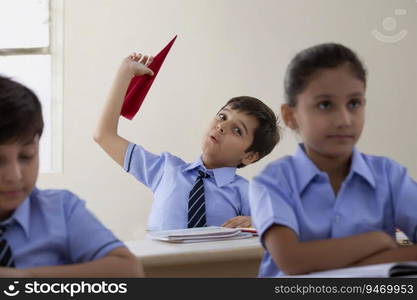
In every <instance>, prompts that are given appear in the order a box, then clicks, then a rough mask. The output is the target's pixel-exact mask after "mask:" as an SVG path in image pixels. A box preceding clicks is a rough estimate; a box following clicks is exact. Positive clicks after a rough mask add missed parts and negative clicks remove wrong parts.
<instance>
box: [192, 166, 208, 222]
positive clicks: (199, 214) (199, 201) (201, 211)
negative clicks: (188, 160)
mask: <svg viewBox="0 0 417 300" xmlns="http://www.w3.org/2000/svg"><path fill="white" fill-rule="evenodd" d="M198 173H199V174H200V175H199V176H198V177H197V179H196V181H195V183H194V186H193V188H192V190H191V192H190V196H189V201H188V228H194V227H204V226H207V224H206V200H205V198H204V182H203V178H209V177H210V175H208V174H207V173H204V172H202V171H198Z"/></svg>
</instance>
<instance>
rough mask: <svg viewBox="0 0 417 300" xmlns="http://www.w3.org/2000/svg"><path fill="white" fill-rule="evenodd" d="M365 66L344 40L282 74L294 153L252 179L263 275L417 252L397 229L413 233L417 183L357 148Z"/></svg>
mask: <svg viewBox="0 0 417 300" xmlns="http://www.w3.org/2000/svg"><path fill="white" fill-rule="evenodd" d="M365 88H366V72H365V68H364V66H363V65H362V63H361V61H360V60H359V59H358V57H357V56H356V54H355V53H354V52H353V51H352V50H350V49H348V48H346V47H345V46H343V45H340V44H321V45H317V46H314V47H311V48H308V49H305V50H303V51H301V52H300V53H299V54H297V55H296V56H295V57H294V58H293V60H292V61H291V63H290V65H289V67H288V69H287V73H286V78H285V93H286V103H285V104H283V105H282V107H281V113H282V118H283V120H284V122H285V124H286V125H287V126H288V127H289V128H291V129H292V130H294V131H295V132H296V133H297V134H298V135H299V136H300V138H301V140H302V143H300V144H299V145H298V148H297V150H296V153H295V154H294V155H292V156H286V157H283V158H281V159H278V160H276V161H275V162H272V163H271V164H269V165H268V166H267V167H266V168H265V169H264V170H263V171H262V172H261V173H260V174H259V175H258V176H256V177H255V178H254V179H253V180H252V182H251V183H250V188H249V197H250V205H251V210H252V213H253V221H254V223H255V226H256V227H257V230H258V232H259V235H260V238H261V241H262V244H263V246H264V247H265V250H266V251H265V255H264V257H263V260H262V263H261V266H260V272H259V276H260V277H276V276H282V275H293V274H303V273H309V272H314V271H319V270H326V269H334V268H341V267H347V266H353V265H364V264H374V263H384V262H391V261H405V260H417V246H411V247H399V246H398V244H397V243H396V241H395V229H396V228H399V229H401V230H402V231H403V232H404V233H405V234H406V235H407V236H408V237H409V238H410V240H412V241H413V242H416V239H417V232H416V230H417V183H416V182H415V181H414V180H413V179H412V178H410V177H409V175H408V174H407V171H406V169H405V168H404V167H403V166H401V165H399V164H398V163H396V162H395V161H393V160H391V159H389V158H385V157H380V156H373V155H366V154H363V153H361V152H359V150H358V149H356V148H355V145H356V143H357V141H358V139H359V137H360V135H361V133H362V129H363V125H364V121H365V106H366V99H365Z"/></svg>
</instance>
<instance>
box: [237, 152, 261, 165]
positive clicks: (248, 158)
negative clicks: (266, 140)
mask: <svg viewBox="0 0 417 300" xmlns="http://www.w3.org/2000/svg"><path fill="white" fill-rule="evenodd" d="M258 159H259V153H258V152H254V151H250V152H246V153H245V156H244V157H243V159H242V161H241V163H242V164H244V165H245V166H247V165H250V164H251V163H253V162H255V161H257V160H258Z"/></svg>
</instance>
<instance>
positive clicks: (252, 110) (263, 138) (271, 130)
mask: <svg viewBox="0 0 417 300" xmlns="http://www.w3.org/2000/svg"><path fill="white" fill-rule="evenodd" d="M226 106H229V107H230V108H231V109H235V110H238V111H240V112H244V113H246V114H247V115H249V116H254V117H255V118H256V120H257V121H258V123H259V125H258V127H257V128H256V130H255V133H254V137H253V142H252V145H250V146H249V148H248V149H246V150H245V152H250V151H253V152H258V154H259V157H258V159H257V160H256V161H258V160H260V159H261V158H262V157H264V156H266V155H268V154H269V153H271V151H272V150H273V149H274V147H275V145H276V144H277V143H278V142H279V140H280V135H279V128H278V119H277V117H276V115H275V114H274V112H273V111H272V109H270V108H269V107H268V106H267V105H266V104H265V103H263V102H262V101H261V100H259V99H257V98H253V97H249V96H240V97H234V98H232V99H230V100H229V101H227V103H226V105H225V106H223V107H222V108H221V109H220V110H222V109H223V108H225V107H226ZM244 166H245V165H244V164H240V165H238V166H237V167H238V168H243V167H244Z"/></svg>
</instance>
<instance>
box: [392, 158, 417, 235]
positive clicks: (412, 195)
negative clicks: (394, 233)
mask: <svg viewBox="0 0 417 300" xmlns="http://www.w3.org/2000/svg"><path fill="white" fill-rule="evenodd" d="M388 174H389V175H390V177H391V180H390V182H391V191H392V198H393V204H394V217H395V222H396V225H397V227H398V228H399V229H401V230H402V231H403V232H404V233H405V234H406V235H407V237H408V238H409V239H410V240H412V241H413V242H414V243H416V242H417V183H416V182H415V181H414V180H413V179H412V178H411V177H410V176H409V175H408V173H407V169H406V168H404V167H403V166H401V165H399V164H398V163H396V162H394V161H391V164H390V170H389V171H388Z"/></svg>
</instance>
